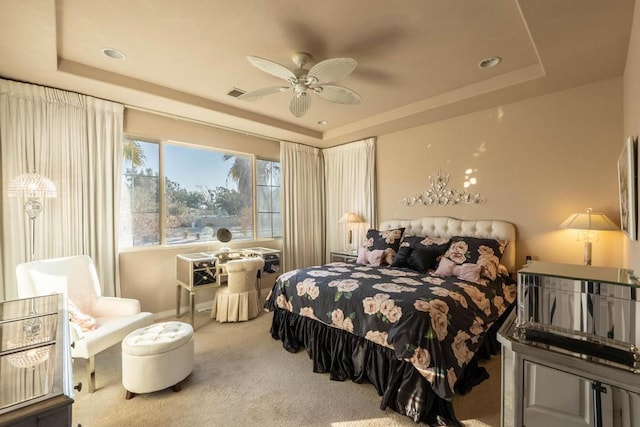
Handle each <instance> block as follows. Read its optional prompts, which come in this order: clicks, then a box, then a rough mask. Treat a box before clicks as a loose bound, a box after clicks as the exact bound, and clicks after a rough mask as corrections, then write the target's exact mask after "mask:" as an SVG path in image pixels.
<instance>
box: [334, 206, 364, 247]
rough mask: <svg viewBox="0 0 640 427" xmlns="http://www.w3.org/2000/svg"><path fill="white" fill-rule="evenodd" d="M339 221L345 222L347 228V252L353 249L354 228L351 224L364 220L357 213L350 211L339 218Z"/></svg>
mask: <svg viewBox="0 0 640 427" xmlns="http://www.w3.org/2000/svg"><path fill="white" fill-rule="evenodd" d="M338 222H339V223H341V224H345V228H346V229H347V233H346V234H347V246H346V248H345V250H346V251H347V252H351V251H353V250H354V249H353V230H352V229H351V224H358V223H360V222H362V219H360V217H359V216H358V215H357V214H354V213H353V212H348V213H346V214H344V215H342V217H341V218H340V219H339V220H338Z"/></svg>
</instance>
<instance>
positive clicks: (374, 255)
mask: <svg viewBox="0 0 640 427" xmlns="http://www.w3.org/2000/svg"><path fill="white" fill-rule="evenodd" d="M384 253H385V252H384V250H382V249H375V250H373V251H369V250H367V248H360V251H359V252H358V260H357V261H356V262H357V263H358V264H364V265H371V266H373V267H378V266H379V265H380V264H381V263H382V257H383V256H384Z"/></svg>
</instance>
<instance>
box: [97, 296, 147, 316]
mask: <svg viewBox="0 0 640 427" xmlns="http://www.w3.org/2000/svg"><path fill="white" fill-rule="evenodd" d="M138 313H140V301H138V300H137V299H133V298H116V297H102V296H101V297H98V298H97V299H96V300H95V302H94V305H93V311H92V314H93V315H94V316H96V317H106V316H108V317H113V316H132V315H134V314H138Z"/></svg>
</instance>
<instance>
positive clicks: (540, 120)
mask: <svg viewBox="0 0 640 427" xmlns="http://www.w3.org/2000/svg"><path fill="white" fill-rule="evenodd" d="M9 3H10V2H8V3H4V4H3V6H2V7H3V8H4V7H9V6H7V5H8V4H9ZM521 3H523V4H525V5H527V4H531V2H521ZM46 4H47V6H48V8H49V9H51V7H52V5H53V4H54V2H46ZM576 7H577V6H576ZM626 7H627V9H626V10H631V9H632V8H633V6H631V9H629V6H628V5H627V6H626ZM47 13H51V10H47ZM24 15H25V16H27V15H29V16H33V14H31V13H25V14H24ZM2 16H3V17H4V18H3V19H6V20H9V19H10V15H9V14H5V13H3V14H2ZM629 16H631V14H630V13H629ZM637 16H638V11H637V10H636V11H635V19H634V21H633V26H632V31H631V32H630V34H631V39H630V41H629V47H628V54H627V49H626V48H625V49H624V53H623V55H622V56H616V57H615V61H614V62H615V66H613V65H612V67H611V68H614V70H613V71H611V72H609V74H607V75H606V76H605V77H604V78H598V79H597V80H595V81H593V82H590V81H587V80H583V81H582V84H579V85H577V86H576V87H566V88H562V90H558V91H554V92H553V93H546V94H545V93H538V92H535V91H534V89H535V87H534V88H533V89H530V90H531V91H532V94H531V95H530V96H528V97H527V99H523V100H518V101H512V102H496V103H495V104H494V105H483V104H482V103H481V102H478V106H477V107H476V108H475V109H471V110H469V111H466V112H465V113H464V114H456V115H455V116H453V117H451V118H446V117H449V116H447V115H446V111H445V112H443V113H441V114H442V115H443V116H442V119H439V116H438V115H437V114H436V117H435V118H432V119H431V120H430V123H427V124H420V125H415V124H413V123H407V124H406V125H405V127H404V128H400V129H398V130H395V131H393V132H384V133H383V132H381V133H376V134H375V135H376V136H377V152H376V155H377V165H376V167H377V176H376V183H377V189H378V193H377V206H376V207H377V211H378V212H377V217H378V219H380V220H384V219H387V218H416V217H420V216H424V215H447V216H453V217H460V218H500V219H505V220H508V221H511V222H513V223H515V224H516V225H517V228H518V238H519V246H518V250H517V254H518V259H519V263H520V264H521V263H522V262H523V261H524V257H525V256H526V255H531V256H533V257H534V258H536V259H544V260H552V261H558V262H572V263H580V262H581V259H582V243H581V242H578V241H576V239H575V235H574V234H573V233H571V232H569V231H562V230H558V228H557V226H558V225H559V224H560V223H561V222H562V221H563V220H564V219H565V218H566V217H567V216H568V215H569V214H571V213H574V212H579V211H582V210H584V209H586V208H588V207H593V208H594V209H595V210H599V211H603V212H605V213H606V214H607V215H608V216H609V217H610V218H611V219H613V220H614V221H615V222H617V223H618V222H619V219H618V218H619V211H618V199H617V189H616V186H617V181H616V179H617V177H616V171H615V162H616V160H617V157H618V155H619V153H620V151H621V148H622V144H623V141H624V139H625V138H626V137H627V136H629V135H637V134H638V133H639V132H638V129H639V128H640V119H639V118H638V117H640V102H639V101H637V99H639V96H640V90H639V89H638V81H639V80H640V70H639V68H640V65H639V62H640V58H638V54H637V51H638V49H633V48H632V47H633V46H634V45H635V46H637V45H638V37H640V29H639V27H638V26H639V25H640V19H638V17H637ZM47 22H49V21H47ZM2 23H3V25H2V28H4V29H8V28H11V26H10V25H9V23H8V22H5V21H3V22H2ZM5 24H7V25H5ZM25 28H29V27H25ZM43 28H44V27H43ZM3 31H6V30H3ZM13 34H14V32H13V31H12V33H11V34H8V35H5V34H4V33H3V37H2V40H3V42H2V43H3V45H2V46H3V49H4V48H7V47H8V44H9V41H10V40H12V37H15V36H13ZM50 43H51V42H50ZM51 46H53V44H52V45H51ZM561 49H562V47H561ZM565 49H568V48H565ZM53 50H55V49H54V48H52V47H49V50H48V51H46V52H48V53H47V55H45V56H44V57H47V58H49V59H48V61H49V62H50V61H51V60H52V59H51V58H53V60H54V61H55V55H53V57H51V53H52V51H53ZM4 52H5V51H3V55H2V58H3V59H2V62H1V63H2V65H1V66H0V75H2V77H5V78H13V79H17V80H25V81H29V82H32V83H36V84H50V85H52V86H54V87H55V86H56V85H55V84H54V83H50V82H49V81H48V80H47V78H45V77H42V78H39V77H38V75H31V74H27V71H25V72H24V74H23V73H18V74H14V72H13V71H12V70H13V66H14V65H12V63H9V62H10V61H9V60H8V58H11V57H10V56H7V55H5V54H4ZM249 53H250V52H243V53H242V56H244V55H245V54H249ZM565 53H566V54H569V53H571V52H569V51H566V52H565ZM574 53H575V52H574ZM576 54H577V53H576ZM597 57H599V58H607V59H612V58H610V57H609V56H607V55H604V54H603V56H597ZM5 58H7V59H5ZM591 58H592V57H591ZM625 58H626V59H625ZM284 60H285V59H283V61H284ZM582 60H583V61H585V62H581V63H580V65H581V66H583V67H589V63H588V62H586V59H585V58H582ZM5 61H6V62H5ZM474 62H476V61H475V59H474ZM49 66H50V67H51V65H49ZM246 67H247V69H248V68H249V67H250V65H249V64H248V63H246ZM51 72H53V73H56V72H55V71H53V69H52V70H51ZM57 73H58V74H65V73H61V72H59V71H58V72H57ZM585 78H586V77H585ZM103 87H104V85H103ZM108 87H109V86H107V88H108ZM65 88H67V89H69V90H74V87H73V86H69V87H65ZM102 90H103V91H104V90H108V89H102ZM96 96H100V94H97V95H96ZM102 97H107V96H106V95H102ZM130 103H132V102H130ZM132 104H133V103H132ZM134 105H135V104H134ZM313 108H314V107H312V109H313ZM283 109H286V108H284V107H283ZM195 118H196V119H200V117H195ZM125 132H128V133H132V134H141V136H149V137H157V138H170V139H176V140H184V141H189V142H192V143H196V144H197V143H200V142H201V141H205V140H211V139H214V138H219V136H220V135H221V133H222V131H219V130H216V129H213V128H210V127H206V126H200V125H196V124H189V123H184V122H179V121H175V120H172V119H170V118H166V117H159V116H155V115H152V114H149V113H144V112H140V111H136V110H127V111H126V113H125ZM156 133H161V134H156ZM327 133H330V132H327ZM222 134H223V135H224V138H225V139H228V138H238V139H242V140H243V141H244V142H243V143H244V144H245V146H246V147H247V148H242V149H241V150H240V151H246V152H250V153H255V154H259V155H262V156H265V157H267V158H277V156H278V144H277V142H274V141H268V140H262V139H258V138H252V137H247V136H243V137H240V136H238V137H235V136H233V137H227V134H226V133H222ZM363 136H369V135H363ZM285 139H289V138H285ZM355 139H356V138H354V140H355ZM292 140H294V141H296V139H292ZM301 142H304V141H301ZM344 142H346V141H344ZM322 143H324V142H323V141H321V140H319V141H318V144H322ZM222 148H225V147H222ZM607 165H608V166H607ZM468 168H473V169H476V170H477V173H478V175H477V179H478V184H476V186H475V189H474V190H475V191H477V192H479V193H482V194H483V195H484V196H485V197H486V198H487V202H486V203H484V204H479V205H473V206H465V207H458V206H456V207H446V208H443V207H436V208H426V207H425V208H423V207H405V206H401V205H400V200H401V199H402V198H404V197H406V196H408V195H410V194H413V193H415V192H418V191H422V190H424V189H425V188H426V186H427V185H428V177H429V176H433V175H435V174H437V172H438V170H442V172H443V173H448V174H451V181H450V185H451V186H452V187H454V188H457V189H460V188H461V187H462V185H463V181H464V171H465V170H466V169H468ZM273 244H274V246H276V247H278V246H279V245H280V243H279V242H274V243H273ZM177 253H179V252H178V250H171V249H168V250H163V251H158V250H155V251H147V252H145V251H135V252H127V253H122V254H121V255H120V261H121V266H122V268H123V270H122V272H121V287H122V294H123V295H125V296H130V297H135V298H138V299H140V300H141V302H142V304H143V306H144V307H145V309H147V310H149V311H152V312H155V313H161V312H168V311H170V310H171V309H172V307H173V301H174V292H175V291H174V287H175V284H174V279H173V276H174V270H173V264H172V262H171V261H172V260H173V259H174V258H175V255H176V254H177ZM593 258H594V264H597V265H611V266H613V265H621V264H622V265H624V266H629V267H634V266H638V265H639V264H640V247H639V246H638V244H637V243H636V242H631V241H629V240H628V239H626V238H625V237H623V236H622V235H621V233H602V235H601V240H600V242H598V243H597V244H595V245H594V255H593ZM133 265H135V266H138V267H141V266H142V268H145V269H146V270H150V269H151V268H152V267H155V266H158V265H161V266H162V267H160V268H153V273H152V275H151V277H147V280H145V281H141V279H140V278H139V275H138V274H136V272H135V270H134V269H133V267H132V266H133ZM158 290H160V291H158Z"/></svg>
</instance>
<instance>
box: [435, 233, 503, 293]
mask: <svg viewBox="0 0 640 427" xmlns="http://www.w3.org/2000/svg"><path fill="white" fill-rule="evenodd" d="M508 243H509V242H508V241H506V240H495V239H486V238H480V237H467V236H456V237H452V238H451V242H450V244H449V248H448V249H447V251H446V252H445V253H444V255H443V256H442V259H441V260H440V263H439V265H438V269H437V270H436V274H438V275H442V276H451V275H456V274H455V272H454V271H453V267H454V265H463V264H475V265H478V266H479V267H480V278H486V279H490V280H495V279H496V277H497V275H498V268H499V265H500V258H501V257H502V254H503V253H504V249H505V248H506V246H507V244H508ZM456 271H457V272H460V271H461V270H456ZM469 271H470V270H465V272H466V273H468V272H469ZM465 275H468V274H465ZM458 277H459V276H458ZM459 278H460V279H462V277H459ZM463 280H468V279H463ZM475 281H476V282H477V280H475Z"/></svg>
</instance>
